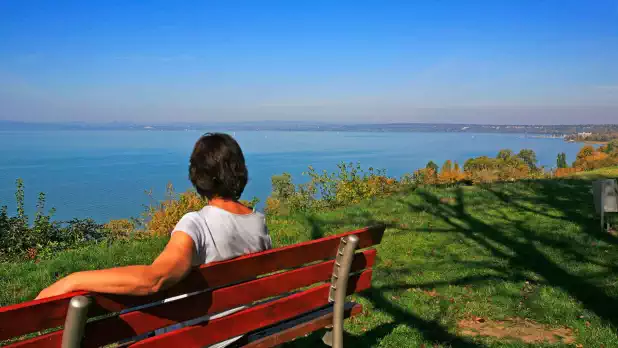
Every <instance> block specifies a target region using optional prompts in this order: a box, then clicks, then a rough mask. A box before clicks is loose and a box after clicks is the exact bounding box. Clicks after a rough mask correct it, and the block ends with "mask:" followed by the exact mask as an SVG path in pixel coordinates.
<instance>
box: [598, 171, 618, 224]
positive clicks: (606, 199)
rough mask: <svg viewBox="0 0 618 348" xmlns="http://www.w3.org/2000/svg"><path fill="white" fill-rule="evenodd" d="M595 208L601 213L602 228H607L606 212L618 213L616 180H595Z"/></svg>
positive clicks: (617, 185) (617, 186)
mask: <svg viewBox="0 0 618 348" xmlns="http://www.w3.org/2000/svg"><path fill="white" fill-rule="evenodd" d="M592 194H593V196H594V208H595V210H596V212H597V214H600V215H601V228H603V229H604V228H605V213H618V184H617V183H616V180H611V179H605V180H595V181H594V182H593V183H592Z"/></svg>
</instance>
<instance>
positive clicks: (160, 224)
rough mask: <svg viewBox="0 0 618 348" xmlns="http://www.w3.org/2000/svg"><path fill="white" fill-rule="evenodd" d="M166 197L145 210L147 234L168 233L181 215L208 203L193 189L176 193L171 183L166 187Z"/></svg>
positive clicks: (158, 234)
mask: <svg viewBox="0 0 618 348" xmlns="http://www.w3.org/2000/svg"><path fill="white" fill-rule="evenodd" d="M167 197H168V198H167V199H165V200H163V201H161V202H159V203H157V204H156V205H154V206H152V205H151V206H150V207H148V210H147V211H146V219H145V220H146V231H147V232H148V233H149V234H153V235H157V236H165V235H168V234H169V233H171V232H172V230H173V229H174V226H176V223H177V222H178V220H180V218H181V217H182V216H183V215H185V214H186V213H189V212H191V211H196V210H200V209H202V207H204V205H206V204H207V203H208V201H207V200H206V199H205V198H202V197H200V196H199V195H198V194H197V193H196V192H194V191H187V192H184V193H181V194H176V193H175V192H174V188H173V187H172V185H171V184H170V185H168V187H167Z"/></svg>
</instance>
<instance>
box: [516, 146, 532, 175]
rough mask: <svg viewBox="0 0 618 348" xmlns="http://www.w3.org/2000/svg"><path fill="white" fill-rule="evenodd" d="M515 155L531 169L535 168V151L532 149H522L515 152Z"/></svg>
mask: <svg viewBox="0 0 618 348" xmlns="http://www.w3.org/2000/svg"><path fill="white" fill-rule="evenodd" d="M517 157H519V159H521V160H522V161H524V163H525V164H526V165H527V166H528V168H530V169H531V170H536V169H537V167H536V162H537V159H536V153H535V152H534V150H530V149H523V150H521V151H519V153H518V154H517Z"/></svg>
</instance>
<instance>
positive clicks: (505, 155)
mask: <svg viewBox="0 0 618 348" xmlns="http://www.w3.org/2000/svg"><path fill="white" fill-rule="evenodd" d="M513 156H515V154H514V153H513V150H509V149H503V150H500V152H498V156H496V158H497V159H500V160H503V161H505V162H508V161H509V160H511V158H513Z"/></svg>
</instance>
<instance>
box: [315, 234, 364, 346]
mask: <svg viewBox="0 0 618 348" xmlns="http://www.w3.org/2000/svg"><path fill="white" fill-rule="evenodd" d="M357 247H358V236H356V235H351V236H347V237H344V238H341V243H340V244H339V250H338V251H337V257H336V258H335V266H334V267H333V277H332V279H331V287H330V293H329V295H328V300H329V301H330V302H334V306H333V331H332V332H327V333H326V335H324V338H323V341H324V343H326V344H328V345H330V346H332V347H333V348H343V319H344V315H345V313H344V307H345V298H346V293H347V289H348V278H349V276H350V268H351V267H352V260H354V252H355V251H356V248H357Z"/></svg>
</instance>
